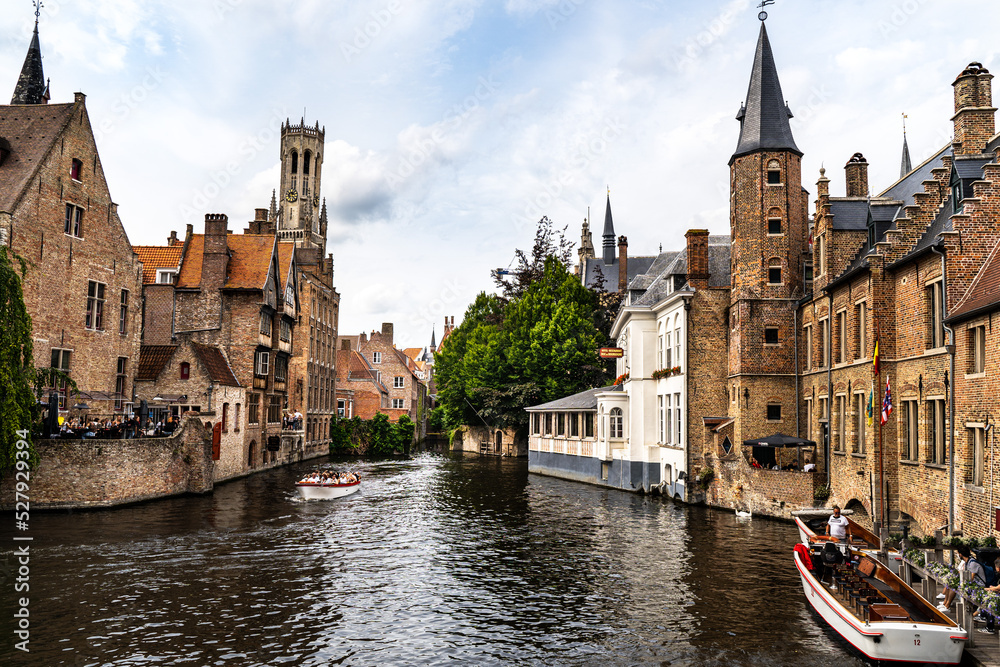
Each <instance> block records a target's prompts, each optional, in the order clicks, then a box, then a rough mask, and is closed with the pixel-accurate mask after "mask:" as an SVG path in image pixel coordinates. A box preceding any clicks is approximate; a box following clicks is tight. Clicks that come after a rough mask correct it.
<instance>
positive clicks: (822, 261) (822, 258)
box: [816, 234, 826, 276]
mask: <svg viewBox="0 0 1000 667" xmlns="http://www.w3.org/2000/svg"><path fill="white" fill-rule="evenodd" d="M816 264H818V265H819V273H818V275H821V276H822V275H823V274H825V273H826V234H820V235H819V236H817V237H816Z"/></svg>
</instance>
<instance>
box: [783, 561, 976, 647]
mask: <svg viewBox="0 0 1000 667" xmlns="http://www.w3.org/2000/svg"><path fill="white" fill-rule="evenodd" d="M794 559H795V567H796V568H797V569H798V572H799V578H800V579H801V580H802V590H803V592H804V593H805V595H806V600H808V601H809V604H810V605H811V606H812V608H813V609H814V610H815V611H816V613H817V614H819V615H820V617H821V618H822V619H823V620H824V621H825V622H826V623H827V625H829V626H830V627H831V628H832V629H833V630H834V631H835V632H836V633H837V634H839V635H840V636H841V637H843V639H844V640H845V641H847V643H849V644H850V645H851V646H853V647H854V649H855V650H856V651H858V652H859V653H860V654H862V655H863V656H864V657H865V658H867V659H868V660H872V661H880V662H894V663H914V664H931V665H957V664H959V663H960V662H961V660H962V652H963V651H964V650H965V640H966V638H967V635H966V633H965V631H964V630H962V629H961V628H958V627H949V626H947V625H932V624H928V623H914V622H912V621H907V622H904V623H889V622H879V623H864V622H863V621H860V620H859V619H858V618H857V617H856V616H854V615H853V614H852V613H851V612H850V611H848V610H847V609H846V608H845V607H844V606H843V605H842V604H841V603H840V601H839V600H837V598H835V597H834V596H833V595H832V594H831V593H830V591H829V589H827V588H826V587H825V586H823V584H821V583H820V582H819V581H817V580H816V578H815V577H814V576H813V574H812V572H810V571H809V570H808V569H807V568H806V567H805V565H803V564H802V561H801V559H800V558H799V555H798V554H797V553H796V554H794Z"/></svg>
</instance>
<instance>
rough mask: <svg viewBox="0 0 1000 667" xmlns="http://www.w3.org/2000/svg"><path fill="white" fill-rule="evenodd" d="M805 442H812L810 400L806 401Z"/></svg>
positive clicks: (811, 403) (811, 407)
mask: <svg viewBox="0 0 1000 667" xmlns="http://www.w3.org/2000/svg"><path fill="white" fill-rule="evenodd" d="M805 402H806V440H812V434H813V421H812V417H813V402H812V399H811V398H807V399H806V401H805Z"/></svg>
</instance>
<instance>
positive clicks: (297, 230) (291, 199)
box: [277, 118, 326, 254]
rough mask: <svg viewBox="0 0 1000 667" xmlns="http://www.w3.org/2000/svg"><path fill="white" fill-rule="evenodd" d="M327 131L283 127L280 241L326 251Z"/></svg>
mask: <svg viewBox="0 0 1000 667" xmlns="http://www.w3.org/2000/svg"><path fill="white" fill-rule="evenodd" d="M325 136H326V128H323V129H320V126H319V123H318V122H317V123H316V125H315V126H307V125H306V124H305V119H304V118H303V119H302V122H301V123H300V124H298V125H292V124H291V123H290V122H288V121H286V122H284V123H282V125H281V190H280V191H279V201H278V205H279V210H278V220H277V223H278V225H277V226H278V238H279V239H280V240H282V241H286V242H287V241H291V242H294V243H295V245H296V246H299V247H303V248H318V249H319V250H320V252H321V254H322V253H323V252H325V249H326V216H325V215H322V214H321V208H320V184H321V183H322V176H323V141H324V137H325Z"/></svg>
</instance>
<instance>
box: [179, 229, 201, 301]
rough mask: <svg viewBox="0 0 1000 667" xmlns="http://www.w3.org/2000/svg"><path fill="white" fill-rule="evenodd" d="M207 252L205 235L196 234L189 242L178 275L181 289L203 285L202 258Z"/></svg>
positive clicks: (196, 287)
mask: <svg viewBox="0 0 1000 667" xmlns="http://www.w3.org/2000/svg"><path fill="white" fill-rule="evenodd" d="M204 254H205V235H204V234H194V235H192V236H191V243H189V244H188V249H187V254H186V255H184V264H183V265H181V272H180V274H178V276H177V287H179V288H181V289H198V288H199V287H201V260H202V257H203V256H204Z"/></svg>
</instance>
